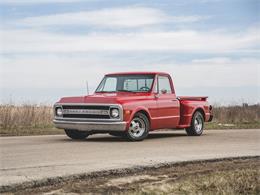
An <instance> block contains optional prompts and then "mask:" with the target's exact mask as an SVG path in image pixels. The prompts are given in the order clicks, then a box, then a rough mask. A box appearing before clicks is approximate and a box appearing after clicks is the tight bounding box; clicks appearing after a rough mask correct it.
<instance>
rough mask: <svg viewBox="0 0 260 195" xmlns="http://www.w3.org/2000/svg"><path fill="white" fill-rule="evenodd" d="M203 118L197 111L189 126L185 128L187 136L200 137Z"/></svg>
mask: <svg viewBox="0 0 260 195" xmlns="http://www.w3.org/2000/svg"><path fill="white" fill-rule="evenodd" d="M203 128H204V117H203V115H202V114H201V112H199V111H197V112H195V113H194V114H193V116H192V120H191V126H190V127H188V128H186V132H187V135H189V136H200V135H201V134H202V133H203Z"/></svg>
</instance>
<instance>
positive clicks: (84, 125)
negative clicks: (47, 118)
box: [53, 119, 127, 131]
mask: <svg viewBox="0 0 260 195" xmlns="http://www.w3.org/2000/svg"><path fill="white" fill-rule="evenodd" d="M53 123H54V125H55V127H56V128H59V129H74V130H79V131H125V130H126V125H127V123H126V122H81V121H64V120H55V119H54V120H53Z"/></svg>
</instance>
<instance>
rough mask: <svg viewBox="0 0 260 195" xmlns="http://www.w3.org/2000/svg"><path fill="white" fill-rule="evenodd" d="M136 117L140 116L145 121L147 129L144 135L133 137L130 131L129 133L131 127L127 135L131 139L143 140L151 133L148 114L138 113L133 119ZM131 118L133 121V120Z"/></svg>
mask: <svg viewBox="0 0 260 195" xmlns="http://www.w3.org/2000/svg"><path fill="white" fill-rule="evenodd" d="M135 118H139V119H141V120H143V122H144V123H145V131H144V133H143V135H142V136H140V137H133V136H132V135H131V134H130V133H129V129H128V130H127V131H126V137H127V138H128V140H130V141H141V140H143V139H145V138H146V137H147V136H148V134H149V130H150V122H149V120H148V118H147V116H146V115H144V114H142V113H137V114H135V115H134V117H133V118H132V120H134V119H135ZM132 120H131V121H132Z"/></svg>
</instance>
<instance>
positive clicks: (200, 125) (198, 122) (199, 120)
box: [194, 116, 203, 133]
mask: <svg viewBox="0 0 260 195" xmlns="http://www.w3.org/2000/svg"><path fill="white" fill-rule="evenodd" d="M194 128H195V131H196V132H197V133H200V132H201V130H202V128H203V121H202V118H201V117H200V116H197V117H196V118H195V121H194Z"/></svg>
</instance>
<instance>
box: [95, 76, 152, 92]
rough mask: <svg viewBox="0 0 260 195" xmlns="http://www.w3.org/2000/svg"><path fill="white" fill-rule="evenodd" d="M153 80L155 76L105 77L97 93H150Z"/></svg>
mask: <svg viewBox="0 0 260 195" xmlns="http://www.w3.org/2000/svg"><path fill="white" fill-rule="evenodd" d="M153 80H154V75H113V76H105V78H104V79H103V80H102V81H101V83H100V85H99V86H98V88H97V90H96V92H148V91H151V88H152V85H153Z"/></svg>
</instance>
